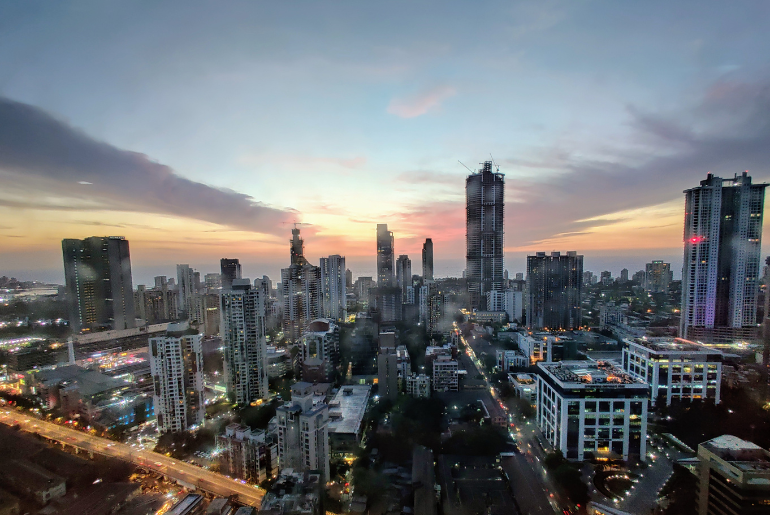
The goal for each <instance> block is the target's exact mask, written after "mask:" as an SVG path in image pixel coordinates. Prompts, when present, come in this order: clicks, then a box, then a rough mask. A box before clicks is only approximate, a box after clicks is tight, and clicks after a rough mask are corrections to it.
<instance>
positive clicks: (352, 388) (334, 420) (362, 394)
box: [329, 384, 372, 458]
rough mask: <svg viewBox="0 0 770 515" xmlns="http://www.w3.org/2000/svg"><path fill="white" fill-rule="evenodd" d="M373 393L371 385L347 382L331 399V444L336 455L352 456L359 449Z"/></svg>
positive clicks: (332, 451)
mask: <svg viewBox="0 0 770 515" xmlns="http://www.w3.org/2000/svg"><path fill="white" fill-rule="evenodd" d="M371 393H372V387H371V386H369V385H366V384H346V385H343V386H341V387H340V389H339V390H337V392H336V393H335V394H334V397H332V399H331V401H329V446H330V449H331V451H330V452H331V453H332V454H334V455H335V456H340V457H343V458H350V457H353V456H354V455H355V453H356V451H358V450H359V448H360V444H361V436H362V432H363V421H364V415H365V414H366V408H367V406H368V404H369V397H370V396H371Z"/></svg>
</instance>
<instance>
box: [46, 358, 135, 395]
mask: <svg viewBox="0 0 770 515" xmlns="http://www.w3.org/2000/svg"><path fill="white" fill-rule="evenodd" d="M35 379H36V380H37V381H39V382H40V383H42V384H44V385H46V386H56V385H58V384H61V383H69V385H70V386H73V385H77V388H78V390H79V391H80V394H81V396H84V397H90V396H92V395H97V394H99V393H103V392H106V391H109V390H113V389H117V388H121V387H124V386H128V383H127V382H126V381H124V380H122V379H117V378H115V377H110V376H108V375H105V374H102V373H101V372H96V371H94V370H86V369H85V368H81V367H79V366H77V365H67V366H63V367H57V368H54V369H51V370H42V371H40V372H37V373H36V374H35Z"/></svg>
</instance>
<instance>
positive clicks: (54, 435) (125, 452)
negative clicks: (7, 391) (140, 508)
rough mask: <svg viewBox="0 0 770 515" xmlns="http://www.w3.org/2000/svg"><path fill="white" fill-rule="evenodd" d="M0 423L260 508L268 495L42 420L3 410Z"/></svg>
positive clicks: (225, 479)
mask: <svg viewBox="0 0 770 515" xmlns="http://www.w3.org/2000/svg"><path fill="white" fill-rule="evenodd" d="M0 423H3V424H7V425H10V426H13V425H16V424H18V425H19V426H21V428H22V429H23V430H25V431H28V432H30V433H38V434H40V435H41V436H44V437H45V438H48V439H50V440H54V441H57V442H59V443H62V444H64V445H71V446H72V447H75V448H77V449H80V450H83V451H86V452H89V453H96V454H101V455H104V456H109V457H112V458H118V459H121V460H125V461H129V462H131V463H134V464H135V465H139V466H141V467H144V468H146V469H149V470H152V471H154V472H158V473H159V474H163V475H164V476H166V477H168V478H170V479H174V480H177V481H179V482H181V483H182V484H184V485H186V486H191V487H194V488H197V489H200V490H203V491H206V492H209V493H212V494H214V495H219V496H222V497H228V496H231V495H236V496H237V498H238V501H239V502H241V503H243V504H247V505H249V506H254V507H256V508H259V505H260V503H261V502H262V497H263V496H264V494H265V492H264V490H262V489H261V488H257V487H256V486H253V485H248V484H244V483H241V482H240V481H236V480H234V479H229V478H227V477H225V476H223V475H221V474H217V473H215V472H211V471H210V470H206V469H204V468H201V467H198V466H196V465H192V464H190V463H186V462H184V461H180V460H177V459H174V458H169V457H168V456H164V455H162V454H158V453H155V452H152V451H148V450H143V449H136V448H134V447H131V446H130V445H126V444H124V443H119V442H113V441H112V440H107V439H105V438H100V437H98V436H94V435H91V434H88V433H84V432H82V431H77V430H75V429H71V428H69V427H63V426H59V425H57V424H53V423H51V422H46V421H44V420H39V419H36V418H34V417H31V416H29V415H27V414H26V413H23V412H19V411H15V410H13V409H0Z"/></svg>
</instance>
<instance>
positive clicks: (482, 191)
mask: <svg viewBox="0 0 770 515" xmlns="http://www.w3.org/2000/svg"><path fill="white" fill-rule="evenodd" d="M465 201H466V210H465V214H466V222H467V226H466V233H465V236H466V250H467V253H466V279H467V281H468V294H469V297H470V305H471V308H473V309H480V310H483V309H486V294H487V292H488V291H492V290H498V291H500V290H502V289H503V269H504V268H503V244H504V242H503V240H504V238H503V223H504V203H505V176H504V175H503V174H501V173H499V172H498V173H495V172H493V171H492V161H485V162H484V167H483V168H482V169H481V170H479V172H478V173H474V174H471V175H469V176H468V178H467V179H466V181H465Z"/></svg>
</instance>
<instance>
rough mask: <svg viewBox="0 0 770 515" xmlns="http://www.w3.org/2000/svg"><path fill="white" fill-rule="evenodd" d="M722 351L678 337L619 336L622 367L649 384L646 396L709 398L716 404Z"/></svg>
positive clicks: (654, 399)
mask: <svg viewBox="0 0 770 515" xmlns="http://www.w3.org/2000/svg"><path fill="white" fill-rule="evenodd" d="M723 358H724V356H723V354H722V353H721V352H720V351H719V350H717V349H712V348H709V347H706V346H705V345H701V344H699V343H695V342H691V341H688V340H683V339H681V338H659V339H654V340H645V339H636V340H623V370H625V371H626V372H627V373H628V374H630V375H631V376H633V377H636V378H638V379H641V380H642V381H644V382H645V383H647V384H649V385H650V387H651V389H652V392H651V394H650V400H651V401H652V405H653V406H655V404H656V401H657V399H658V397H661V398H663V397H665V401H666V405H667V406H668V405H670V404H671V401H672V400H673V399H689V400H696V399H713V400H714V403H715V404H719V400H720V389H721V384H722V360H723Z"/></svg>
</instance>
